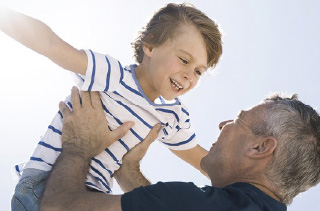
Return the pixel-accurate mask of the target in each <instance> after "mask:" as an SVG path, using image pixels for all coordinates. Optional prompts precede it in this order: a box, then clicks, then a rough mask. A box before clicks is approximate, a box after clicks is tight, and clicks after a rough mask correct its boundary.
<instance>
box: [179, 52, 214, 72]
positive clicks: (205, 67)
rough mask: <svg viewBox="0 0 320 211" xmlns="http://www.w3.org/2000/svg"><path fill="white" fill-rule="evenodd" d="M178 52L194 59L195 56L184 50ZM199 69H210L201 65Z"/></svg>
mask: <svg viewBox="0 0 320 211" xmlns="http://www.w3.org/2000/svg"><path fill="white" fill-rule="evenodd" d="M178 51H181V52H182V53H184V54H187V55H188V56H189V57H191V58H192V59H193V56H192V55H191V54H190V53H189V52H187V51H185V50H183V49H179V50H178ZM199 67H200V68H204V69H208V66H207V65H199Z"/></svg>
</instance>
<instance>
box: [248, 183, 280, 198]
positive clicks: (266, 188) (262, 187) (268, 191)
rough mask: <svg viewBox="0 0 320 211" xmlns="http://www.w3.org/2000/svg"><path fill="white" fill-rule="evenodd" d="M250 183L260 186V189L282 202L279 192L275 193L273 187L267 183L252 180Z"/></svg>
mask: <svg viewBox="0 0 320 211" xmlns="http://www.w3.org/2000/svg"><path fill="white" fill-rule="evenodd" d="M250 184H251V185H253V186H255V187H256V188H258V189H259V190H261V191H262V192H264V193H265V194H267V195H268V196H270V197H272V198H273V199H275V200H277V201H279V202H281V198H280V196H279V195H278V194H277V193H275V191H273V190H272V189H271V188H269V187H268V186H267V185H263V184H260V183H254V182H250Z"/></svg>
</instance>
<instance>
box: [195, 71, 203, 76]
mask: <svg viewBox="0 0 320 211" xmlns="http://www.w3.org/2000/svg"><path fill="white" fill-rule="evenodd" d="M194 72H195V73H196V74H197V75H198V76H201V75H202V72H201V71H200V70H195V71H194Z"/></svg>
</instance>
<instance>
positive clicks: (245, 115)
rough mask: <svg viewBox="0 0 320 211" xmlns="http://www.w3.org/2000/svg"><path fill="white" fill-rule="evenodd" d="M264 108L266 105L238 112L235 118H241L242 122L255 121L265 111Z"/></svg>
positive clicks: (262, 104)
mask: <svg viewBox="0 0 320 211" xmlns="http://www.w3.org/2000/svg"><path fill="white" fill-rule="evenodd" d="M265 108H266V103H261V104H258V105H255V106H253V107H251V108H249V109H246V110H240V111H239V113H238V116H237V117H238V118H241V119H242V120H244V119H247V120H250V119H257V118H259V117H260V114H261V113H262V112H263V111H264V110H265Z"/></svg>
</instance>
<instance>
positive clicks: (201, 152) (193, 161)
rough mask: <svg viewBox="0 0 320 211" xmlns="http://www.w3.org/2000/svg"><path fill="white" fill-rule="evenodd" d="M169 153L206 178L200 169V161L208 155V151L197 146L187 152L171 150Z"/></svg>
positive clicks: (205, 174)
mask: <svg viewBox="0 0 320 211" xmlns="http://www.w3.org/2000/svg"><path fill="white" fill-rule="evenodd" d="M171 152H173V153H174V154H175V155H176V156H178V157H179V158H181V159H182V160H184V161H186V162H187V163H189V164H190V165H192V166H193V167H195V168H196V169H198V170H199V171H200V172H201V173H202V174H203V175H204V176H206V177H208V175H207V173H206V172H204V171H203V170H202V169H201V167H200V161H201V159H202V158H203V157H204V156H206V155H207V154H208V151H207V150H206V149H204V148H202V147H201V146H200V145H199V144H198V145H197V146H195V147H194V148H191V149H188V150H171Z"/></svg>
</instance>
